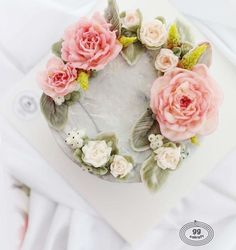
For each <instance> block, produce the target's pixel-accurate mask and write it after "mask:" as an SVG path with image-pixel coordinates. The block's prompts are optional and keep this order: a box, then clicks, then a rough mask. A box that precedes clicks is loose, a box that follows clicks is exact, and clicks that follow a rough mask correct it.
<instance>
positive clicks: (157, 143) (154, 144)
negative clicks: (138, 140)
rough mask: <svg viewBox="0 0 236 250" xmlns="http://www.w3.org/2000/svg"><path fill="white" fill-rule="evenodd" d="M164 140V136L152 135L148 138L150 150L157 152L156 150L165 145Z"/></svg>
mask: <svg viewBox="0 0 236 250" xmlns="http://www.w3.org/2000/svg"><path fill="white" fill-rule="evenodd" d="M163 139H164V136H162V135H160V134H157V135H154V134H150V135H149V136H148V140H149V141H150V148H151V149H152V150H155V149H157V148H159V147H161V146H162V145H163Z"/></svg>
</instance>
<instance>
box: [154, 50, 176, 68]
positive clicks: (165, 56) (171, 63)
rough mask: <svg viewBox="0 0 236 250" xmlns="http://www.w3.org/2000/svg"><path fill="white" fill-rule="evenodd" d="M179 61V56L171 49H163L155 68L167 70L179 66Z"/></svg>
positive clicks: (157, 58)
mask: <svg viewBox="0 0 236 250" xmlns="http://www.w3.org/2000/svg"><path fill="white" fill-rule="evenodd" d="M178 62H179V58H178V56H176V55H175V54H174V53H173V51H172V50H170V49H161V51H160V53H159V54H158V55H157V57H156V61H155V68H156V69H157V70H160V71H161V72H166V71H168V70H171V69H173V68H175V67H176V66H177V64H178Z"/></svg>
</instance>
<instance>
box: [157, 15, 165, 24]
mask: <svg viewBox="0 0 236 250" xmlns="http://www.w3.org/2000/svg"><path fill="white" fill-rule="evenodd" d="M155 19H157V20H159V21H161V22H162V23H163V24H166V19H165V18H164V17H163V16H157V17H156V18H155Z"/></svg>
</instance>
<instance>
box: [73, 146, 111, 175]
mask: <svg viewBox="0 0 236 250" xmlns="http://www.w3.org/2000/svg"><path fill="white" fill-rule="evenodd" d="M74 159H75V161H76V162H78V163H79V165H80V167H82V168H85V169H86V170H87V171H88V172H90V173H92V174H94V175H105V174H107V172H108V168H106V167H105V166H104V167H100V168H95V167H92V166H89V165H87V164H86V163H85V162H83V153H82V150H81V149H80V148H78V149H76V150H75V152H74Z"/></svg>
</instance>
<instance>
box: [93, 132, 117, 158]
mask: <svg viewBox="0 0 236 250" xmlns="http://www.w3.org/2000/svg"><path fill="white" fill-rule="evenodd" d="M95 140H99V141H102V140H104V141H105V142H106V143H107V144H108V145H110V146H111V147H112V152H111V154H112V155H114V154H118V153H119V149H118V146H117V145H118V139H117V137H116V135H115V134H114V133H100V134H98V135H97V136H96V138H95Z"/></svg>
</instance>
